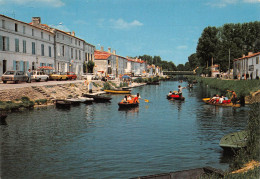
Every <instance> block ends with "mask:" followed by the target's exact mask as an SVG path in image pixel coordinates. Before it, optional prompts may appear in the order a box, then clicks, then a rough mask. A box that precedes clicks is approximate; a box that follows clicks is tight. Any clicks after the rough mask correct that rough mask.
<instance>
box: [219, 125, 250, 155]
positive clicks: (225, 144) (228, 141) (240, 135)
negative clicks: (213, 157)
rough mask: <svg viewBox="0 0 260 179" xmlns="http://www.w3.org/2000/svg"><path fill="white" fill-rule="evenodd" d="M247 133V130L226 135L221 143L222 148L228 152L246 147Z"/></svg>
mask: <svg viewBox="0 0 260 179" xmlns="http://www.w3.org/2000/svg"><path fill="white" fill-rule="evenodd" d="M246 144H247V132H246V131H245V130H242V131H238V132H233V133H230V134H227V135H224V136H223V137H222V138H221V139H220V142H219V145H220V147H222V148H223V149H226V150H230V149H231V150H232V149H234V150H237V149H241V148H243V147H246Z"/></svg>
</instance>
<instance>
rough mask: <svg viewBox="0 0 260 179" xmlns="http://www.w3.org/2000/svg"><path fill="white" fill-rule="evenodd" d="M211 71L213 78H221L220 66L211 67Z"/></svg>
mask: <svg viewBox="0 0 260 179" xmlns="http://www.w3.org/2000/svg"><path fill="white" fill-rule="evenodd" d="M210 70H211V77H215V78H216V77H220V71H219V65H218V64H214V65H212V66H211V67H210Z"/></svg>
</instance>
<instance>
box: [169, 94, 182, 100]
mask: <svg viewBox="0 0 260 179" xmlns="http://www.w3.org/2000/svg"><path fill="white" fill-rule="evenodd" d="M166 98H167V99H175V100H181V101H184V100H185V98H184V97H183V96H182V97H180V95H178V94H172V95H167V96H166Z"/></svg>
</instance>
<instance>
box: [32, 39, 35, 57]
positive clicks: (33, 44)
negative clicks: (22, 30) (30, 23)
mask: <svg viewBox="0 0 260 179" xmlns="http://www.w3.org/2000/svg"><path fill="white" fill-rule="evenodd" d="M32 54H33V55H35V42H32Z"/></svg>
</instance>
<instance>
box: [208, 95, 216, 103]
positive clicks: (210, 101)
mask: <svg viewBox="0 0 260 179" xmlns="http://www.w3.org/2000/svg"><path fill="white" fill-rule="evenodd" d="M216 99H217V94H214V95H213V97H212V98H211V99H210V100H209V103H214V102H215V101H216Z"/></svg>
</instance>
